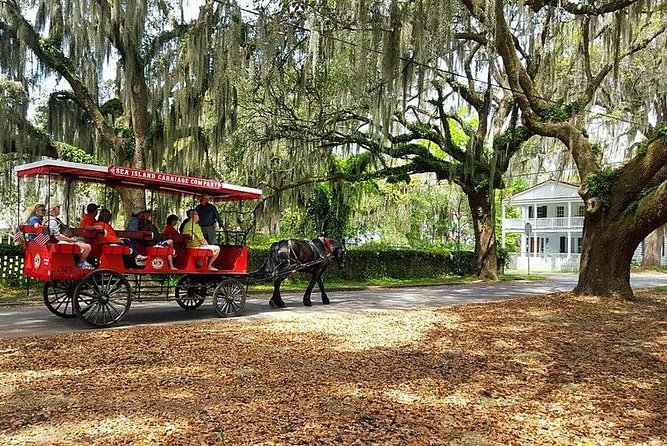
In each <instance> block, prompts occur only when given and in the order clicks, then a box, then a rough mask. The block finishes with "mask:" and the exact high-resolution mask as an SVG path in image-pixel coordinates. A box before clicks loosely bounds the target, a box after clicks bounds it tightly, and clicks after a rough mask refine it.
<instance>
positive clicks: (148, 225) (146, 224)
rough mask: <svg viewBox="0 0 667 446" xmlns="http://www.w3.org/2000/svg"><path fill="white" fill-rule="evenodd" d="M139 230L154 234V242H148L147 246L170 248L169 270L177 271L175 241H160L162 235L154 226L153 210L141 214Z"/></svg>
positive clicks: (168, 257)
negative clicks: (175, 265)
mask: <svg viewBox="0 0 667 446" xmlns="http://www.w3.org/2000/svg"><path fill="white" fill-rule="evenodd" d="M139 230H140V231H150V232H152V233H153V239H152V240H146V241H145V242H146V244H147V246H161V247H168V248H170V249H169V252H170V253H171V254H169V255H168V256H167V261H168V262H169V269H171V270H172V271H175V270H176V268H175V267H174V241H173V240H172V239H166V240H163V241H158V236H159V235H160V230H159V229H158V228H157V226H155V224H153V211H152V210H151V209H146V210H145V211H143V212H142V213H141V219H140V220H139Z"/></svg>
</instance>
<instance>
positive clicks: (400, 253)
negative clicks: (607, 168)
mask: <svg viewBox="0 0 667 446" xmlns="http://www.w3.org/2000/svg"><path fill="white" fill-rule="evenodd" d="M268 255H269V250H268V249H254V248H253V249H250V252H249V261H248V270H249V271H254V270H257V269H259V268H260V267H261V266H262V264H263V263H264V261H265V260H266V259H267V257H268ZM475 267H476V260H475V253H473V252H470V251H451V252H447V251H441V252H424V251H417V250H413V249H392V248H381V249H380V248H377V247H375V248H373V249H367V248H359V249H352V250H349V251H348V252H347V257H346V260H345V267H344V268H339V267H338V265H336V264H335V263H333V264H332V267H331V268H329V269H328V270H327V272H326V276H327V277H330V278H336V279H342V280H364V279H380V278H384V277H392V278H395V279H409V278H425V277H438V276H452V275H454V276H467V275H471V274H474V272H475Z"/></svg>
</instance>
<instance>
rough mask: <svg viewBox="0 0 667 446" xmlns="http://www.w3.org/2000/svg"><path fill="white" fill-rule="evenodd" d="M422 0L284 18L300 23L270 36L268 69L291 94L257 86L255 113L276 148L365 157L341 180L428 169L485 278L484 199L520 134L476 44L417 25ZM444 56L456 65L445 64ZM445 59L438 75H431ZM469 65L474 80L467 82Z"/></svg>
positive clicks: (488, 206) (434, 26) (488, 209)
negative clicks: (272, 56) (274, 58)
mask: <svg viewBox="0 0 667 446" xmlns="http://www.w3.org/2000/svg"><path fill="white" fill-rule="evenodd" d="M427 3H428V2H425V3H413V2H411V3H399V2H396V1H392V2H390V3H389V4H388V5H387V8H386V9H383V8H378V9H371V11H370V12H368V11H366V12H364V11H361V10H359V11H356V10H354V11H349V10H348V11H344V8H346V7H347V6H349V5H347V4H341V5H340V7H341V9H340V10H338V11H334V10H333V8H337V7H338V6H339V5H325V4H318V5H317V7H318V8H319V9H318V11H317V12H314V9H313V10H309V9H306V10H297V11H295V14H293V15H294V16H296V17H301V18H302V20H301V21H298V20H296V19H295V21H296V24H293V25H292V26H293V28H294V29H296V30H297V31H295V32H294V33H289V32H285V31H284V30H283V29H281V33H280V35H279V36H276V38H277V39H283V40H284V41H289V43H287V42H285V43H281V47H283V48H286V49H287V50H288V54H287V55H286V56H285V57H284V58H280V64H279V65H278V66H274V67H275V68H274V72H275V73H276V76H275V79H274V80H276V81H280V80H282V79H284V78H285V77H290V78H291V79H298V80H299V87H298V89H296V92H293V93H291V94H290V89H287V88H275V89H271V88H265V89H263V90H262V93H263V94H262V95H261V96H260V99H259V100H258V101H257V104H258V106H259V104H261V107H263V108H264V112H263V115H264V116H265V118H264V122H268V123H269V124H267V125H266V127H267V128H270V129H272V130H271V131H270V132H269V133H270V134H271V135H273V137H274V138H276V139H282V140H287V141H295V140H296V141H309V142H311V141H316V142H317V143H318V144H319V146H320V148H325V149H328V151H332V150H341V148H342V149H343V151H346V152H348V153H356V151H358V150H364V151H367V152H369V153H371V154H372V155H373V157H374V164H373V167H374V169H373V170H372V171H371V172H369V173H364V174H363V175H356V176H353V175H348V176H346V177H345V178H346V179H347V180H348V181H359V180H364V179H368V178H387V179H388V180H389V181H409V179H410V175H413V174H418V173H427V172H428V173H432V174H434V175H435V177H436V178H437V179H438V180H446V181H451V182H453V183H455V184H457V185H459V186H460V187H461V188H462V190H463V191H464V193H465V194H466V197H467V199H468V206H469V208H470V211H471V215H472V219H473V227H474V233H475V251H476V254H477V273H478V274H479V276H480V277H483V278H495V277H496V271H497V258H496V241H495V232H494V218H495V217H494V215H495V209H494V206H493V202H494V200H493V196H494V191H495V190H496V189H498V188H502V187H503V186H504V184H503V180H502V174H503V173H504V172H505V171H506V170H507V169H508V166H509V160H510V159H511V157H512V156H513V155H514V153H516V151H517V150H518V149H519V148H520V147H521V144H522V143H523V142H525V141H526V140H527V139H528V138H530V137H531V136H532V132H531V131H529V130H528V129H527V128H525V127H522V126H520V125H518V121H517V116H518V114H517V109H516V107H514V104H513V98H512V96H511V95H510V94H507V92H506V91H505V90H503V89H497V88H494V87H493V86H492V85H491V79H494V80H495V81H496V82H499V83H500V84H501V85H506V84H507V82H506V80H505V79H504V78H503V76H502V73H501V72H500V71H499V70H498V69H497V66H496V64H495V61H493V60H489V59H488V57H487V51H486V48H487V47H488V46H489V40H488V38H487V37H486V36H484V35H480V34H477V33H456V34H452V32H451V29H450V28H449V27H444V26H443V22H442V21H433V20H430V19H429V18H428V17H429V12H428V11H429V7H428V4H427ZM343 11H344V12H343ZM341 14H342V15H341ZM306 25H308V26H310V28H307V27H306ZM422 28H425V29H422ZM362 29H363V30H362ZM411 30H414V31H415V32H414V33H412V34H410V31H411ZM429 33H430V34H429ZM408 36H410V37H408ZM431 38H432V42H431V41H429V39H431ZM406 42H407V43H406ZM377 47H381V48H383V51H378V50H376V49H375V48H377ZM295 48H302V51H308V54H309V57H306V58H298V57H296V56H294V54H295V53H296V54H301V53H298V52H297V51H296V50H295ZM451 53H455V54H456V57H454V58H453V60H449V59H445V57H444V56H445V55H448V54H451ZM422 55H423V56H424V59H420V58H419V56H422ZM315 61H317V64H316V62H315ZM446 61H448V65H447V69H440V68H439V67H438V64H441V63H444V62H446ZM429 63H432V65H428V64H429ZM481 64H486V65H485V66H486V67H487V68H486V72H487V75H488V79H487V80H486V81H479V79H477V78H476V77H475V75H479V73H481V72H482V71H483V70H482V69H481V68H479V67H480V65H481ZM461 79H462V80H461ZM274 85H275V84H274ZM275 91H277V92H278V93H277V94H276V93H275ZM267 98H268V99H269V101H267ZM267 104H269V105H267ZM304 104H307V106H306V105H304ZM261 107H259V108H261ZM260 113H262V112H260ZM271 135H269V136H267V139H270V137H271ZM457 137H458V138H457ZM492 141H493V142H492ZM311 153H316V150H311ZM311 156H312V155H311Z"/></svg>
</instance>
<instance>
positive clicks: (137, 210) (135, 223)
mask: <svg viewBox="0 0 667 446" xmlns="http://www.w3.org/2000/svg"><path fill="white" fill-rule="evenodd" d="M143 212H144V208H143V207H139V206H135V207H133V208H132V216H131V217H130V219H129V220H128V221H127V224H126V225H125V230H126V231H138V230H139V220H140V219H141V214H143Z"/></svg>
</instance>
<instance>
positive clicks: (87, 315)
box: [74, 269, 132, 327]
mask: <svg viewBox="0 0 667 446" xmlns="http://www.w3.org/2000/svg"><path fill="white" fill-rule="evenodd" d="M131 298H132V290H131V288H130V283H129V282H128V281H127V279H126V278H125V277H124V276H123V275H121V274H119V273H117V272H115V271H111V270H108V269H107V270H97V271H93V272H91V273H88V274H87V275H85V276H84V277H83V278H82V279H81V282H79V284H78V285H77V287H76V290H74V312H75V313H76V315H77V316H79V317H80V318H81V320H82V321H83V322H85V323H86V324H88V325H90V326H92V327H108V326H109V325H113V324H115V323H116V322H118V321H120V320H121V319H123V317H125V315H126V314H127V312H128V310H129V309H130V303H131V302H132V300H131Z"/></svg>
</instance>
